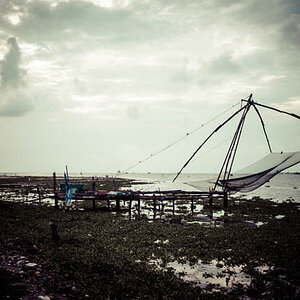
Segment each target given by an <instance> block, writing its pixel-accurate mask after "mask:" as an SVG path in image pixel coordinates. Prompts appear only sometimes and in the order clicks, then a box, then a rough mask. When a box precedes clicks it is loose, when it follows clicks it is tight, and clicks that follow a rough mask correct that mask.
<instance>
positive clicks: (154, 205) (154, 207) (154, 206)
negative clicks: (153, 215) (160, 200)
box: [153, 196, 156, 211]
mask: <svg viewBox="0 0 300 300" xmlns="http://www.w3.org/2000/svg"><path fill="white" fill-rule="evenodd" d="M153 210H154V211H156V197H155V196H154V198H153Z"/></svg>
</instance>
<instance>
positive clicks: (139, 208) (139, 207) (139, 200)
mask: <svg viewBox="0 0 300 300" xmlns="http://www.w3.org/2000/svg"><path fill="white" fill-rule="evenodd" d="M140 213H141V199H140V197H139V198H138V214H139V215H140Z"/></svg>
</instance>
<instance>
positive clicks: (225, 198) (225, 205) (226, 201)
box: [223, 191, 228, 208]
mask: <svg viewBox="0 0 300 300" xmlns="http://www.w3.org/2000/svg"><path fill="white" fill-rule="evenodd" d="M223 200H224V208H227V207H228V194H227V191H224V195H223Z"/></svg>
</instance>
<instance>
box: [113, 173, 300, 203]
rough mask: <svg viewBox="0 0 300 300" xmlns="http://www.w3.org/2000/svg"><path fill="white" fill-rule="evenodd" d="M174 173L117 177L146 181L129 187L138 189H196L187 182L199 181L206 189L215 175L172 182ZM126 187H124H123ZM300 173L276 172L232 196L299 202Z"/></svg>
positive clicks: (188, 175)
mask: <svg viewBox="0 0 300 300" xmlns="http://www.w3.org/2000/svg"><path fill="white" fill-rule="evenodd" d="M174 176H175V174H154V173H153V174H133V173H132V174H119V175H118V177H122V178H128V179H136V180H142V181H145V182H148V184H138V185H133V186H131V187H130V188H132V189H133V190H140V191H164V190H179V189H180V190H183V191H196V190H197V189H195V188H194V187H192V186H190V185H188V184H187V183H188V182H195V181H201V183H202V186H201V190H203V191H208V190H209V188H210V187H211V186H212V183H211V182H213V181H214V180H215V179H216V177H217V175H216V174H181V175H180V176H179V178H178V179H177V180H176V181H175V182H172V180H173V178H174ZM125 189H126V188H125ZM299 190H300V175H297V174H288V173H287V174H278V175H277V176H275V177H273V178H272V179H271V180H270V181H269V182H267V183H265V184H264V185H263V186H261V187H260V188H258V189H256V190H255V191H253V192H249V193H247V194H241V193H237V194H235V195H234V197H240V196H241V195H244V196H245V197H246V198H248V199H251V198H252V197H255V196H258V197H261V198H264V199H271V200H273V201H275V202H283V201H286V200H291V201H295V202H297V203H300V193H299Z"/></svg>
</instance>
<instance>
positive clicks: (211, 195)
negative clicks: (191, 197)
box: [208, 191, 213, 206]
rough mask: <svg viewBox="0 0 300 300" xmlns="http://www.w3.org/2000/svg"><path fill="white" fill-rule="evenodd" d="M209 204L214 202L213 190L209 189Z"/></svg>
mask: <svg viewBox="0 0 300 300" xmlns="http://www.w3.org/2000/svg"><path fill="white" fill-rule="evenodd" d="M208 199H209V206H212V204H213V193H212V192H211V191H209V198H208Z"/></svg>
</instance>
